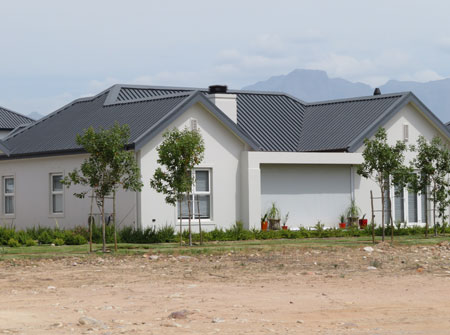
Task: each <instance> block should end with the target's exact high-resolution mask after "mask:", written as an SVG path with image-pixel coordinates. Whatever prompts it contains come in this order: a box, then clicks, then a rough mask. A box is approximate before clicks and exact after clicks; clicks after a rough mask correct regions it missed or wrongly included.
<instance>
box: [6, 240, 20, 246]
mask: <svg viewBox="0 0 450 335" xmlns="http://www.w3.org/2000/svg"><path fill="white" fill-rule="evenodd" d="M8 247H11V248H17V247H20V243H19V241H17V240H16V239H14V238H10V239H9V240H8Z"/></svg>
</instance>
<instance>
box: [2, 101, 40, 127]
mask: <svg viewBox="0 0 450 335" xmlns="http://www.w3.org/2000/svg"><path fill="white" fill-rule="evenodd" d="M30 122H34V120H33V119H31V118H29V117H27V116H25V115H22V114H19V113H16V112H13V111H12V110H9V109H7V108H5V107H1V106H0V129H1V130H12V129H14V128H16V127H18V126H20V125H22V124H26V123H30Z"/></svg>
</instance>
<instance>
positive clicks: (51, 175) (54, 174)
mask: <svg viewBox="0 0 450 335" xmlns="http://www.w3.org/2000/svg"><path fill="white" fill-rule="evenodd" d="M56 176H60V177H61V179H63V178H64V173H63V172H52V173H50V178H49V179H50V180H49V184H50V185H49V186H50V197H49V211H50V216H51V217H62V216H64V212H65V206H64V199H65V195H64V185H63V186H62V189H61V191H55V190H54V189H53V188H54V187H53V186H54V185H53V177H56ZM54 195H61V197H62V199H61V204H62V211H61V212H55V211H54V207H53V196H54Z"/></svg>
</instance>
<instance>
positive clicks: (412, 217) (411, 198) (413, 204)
mask: <svg viewBox="0 0 450 335" xmlns="http://www.w3.org/2000/svg"><path fill="white" fill-rule="evenodd" d="M408 222H418V213H417V193H414V192H412V191H408Z"/></svg>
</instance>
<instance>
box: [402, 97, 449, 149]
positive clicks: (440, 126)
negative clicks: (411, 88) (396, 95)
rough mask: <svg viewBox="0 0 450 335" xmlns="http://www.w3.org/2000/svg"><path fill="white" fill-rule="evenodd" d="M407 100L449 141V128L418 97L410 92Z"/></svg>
mask: <svg viewBox="0 0 450 335" xmlns="http://www.w3.org/2000/svg"><path fill="white" fill-rule="evenodd" d="M409 102H412V103H413V104H414V105H416V106H417V107H418V108H419V111H421V112H422V113H423V114H425V116H426V117H427V118H428V119H429V120H430V121H431V122H432V123H433V125H434V126H435V127H436V128H438V129H439V130H440V131H441V132H442V134H443V135H444V136H447V139H448V140H449V141H450V129H448V128H447V126H446V125H445V124H444V123H443V122H442V121H441V120H440V119H439V118H438V117H437V116H436V115H435V114H434V113H433V112H432V111H431V110H429V109H428V107H427V106H426V105H425V104H424V103H423V102H422V101H420V99H419V98H418V97H417V96H416V95H415V94H414V93H411V99H410V101H409Z"/></svg>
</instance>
